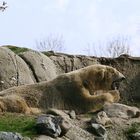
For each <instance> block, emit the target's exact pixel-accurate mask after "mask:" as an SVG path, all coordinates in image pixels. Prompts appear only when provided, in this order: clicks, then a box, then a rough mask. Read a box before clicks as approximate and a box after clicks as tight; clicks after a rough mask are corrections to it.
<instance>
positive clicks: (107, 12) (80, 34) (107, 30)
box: [0, 0, 140, 56]
mask: <svg viewBox="0 0 140 140" xmlns="http://www.w3.org/2000/svg"><path fill="white" fill-rule="evenodd" d="M0 1H1V0H0ZM5 1H7V3H8V6H9V7H8V9H7V10H6V11H5V12H0V45H6V44H10V45H17V46H21V47H22V46H23V47H28V48H32V49H34V48H35V41H36V40H42V39H45V38H47V37H48V36H49V35H50V34H54V35H62V36H63V39H64V40H65V46H66V50H65V52H68V53H72V54H83V53H84V51H83V50H84V49H85V48H86V47H87V44H88V43H91V44H92V43H95V44H96V43H98V42H105V41H107V40H110V39H111V38H113V37H117V36H119V35H121V36H128V37H129V38H130V43H131V51H132V54H133V55H135V56H140V0H5ZM102 47H104V46H102Z"/></svg>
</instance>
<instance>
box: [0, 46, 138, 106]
mask: <svg viewBox="0 0 140 140" xmlns="http://www.w3.org/2000/svg"><path fill="white" fill-rule="evenodd" d="M8 47H9V46H8ZM9 48H10V49H11V50H12V51H13V50H14V48H12V47H9ZM12 51H10V50H9V49H7V48H6V47H0V64H1V67H0V90H4V89H7V88H9V87H12V86H18V85H22V84H32V83H35V82H41V81H49V80H52V79H53V78H55V77H56V76H57V75H60V74H62V73H67V72H70V71H73V70H76V69H79V68H82V67H85V66H89V65H93V64H104V65H110V66H113V67H115V68H116V69H117V70H119V71H120V72H121V73H123V74H124V75H125V76H126V81H124V82H123V83H122V84H121V86H120V93H121V102H122V103H126V104H130V103H131V104H133V105H135V104H137V105H139V100H140V86H139V83H140V57H137V58H136V57H131V56H128V55H122V56H120V57H118V58H104V57H101V58H97V57H92V56H84V55H68V54H63V53H54V52H44V53H40V52H36V51H32V50H28V49H26V51H23V52H22V50H21V49H20V51H18V48H17V47H16V52H18V55H16V54H15V53H14V52H12Z"/></svg>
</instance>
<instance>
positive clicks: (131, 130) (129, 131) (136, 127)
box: [125, 123, 140, 140]
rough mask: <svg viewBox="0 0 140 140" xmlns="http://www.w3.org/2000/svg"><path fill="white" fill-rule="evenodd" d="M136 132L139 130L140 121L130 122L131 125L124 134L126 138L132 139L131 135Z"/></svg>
mask: <svg viewBox="0 0 140 140" xmlns="http://www.w3.org/2000/svg"><path fill="white" fill-rule="evenodd" d="M136 132H140V123H133V124H131V126H130V127H129V128H128V129H127V130H126V131H125V134H126V136H127V138H128V139H130V140H132V135H133V134H135V133H136Z"/></svg>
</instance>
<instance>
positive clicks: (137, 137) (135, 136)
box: [131, 132, 140, 140]
mask: <svg viewBox="0 0 140 140" xmlns="http://www.w3.org/2000/svg"><path fill="white" fill-rule="evenodd" d="M131 137H132V139H133V140H140V132H137V133H135V134H132V136H131Z"/></svg>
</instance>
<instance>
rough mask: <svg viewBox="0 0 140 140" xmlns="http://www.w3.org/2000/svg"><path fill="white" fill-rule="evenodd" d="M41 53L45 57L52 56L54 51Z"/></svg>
mask: <svg viewBox="0 0 140 140" xmlns="http://www.w3.org/2000/svg"><path fill="white" fill-rule="evenodd" d="M42 53H43V54H45V55H46V56H51V55H54V51H47V52H42Z"/></svg>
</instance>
